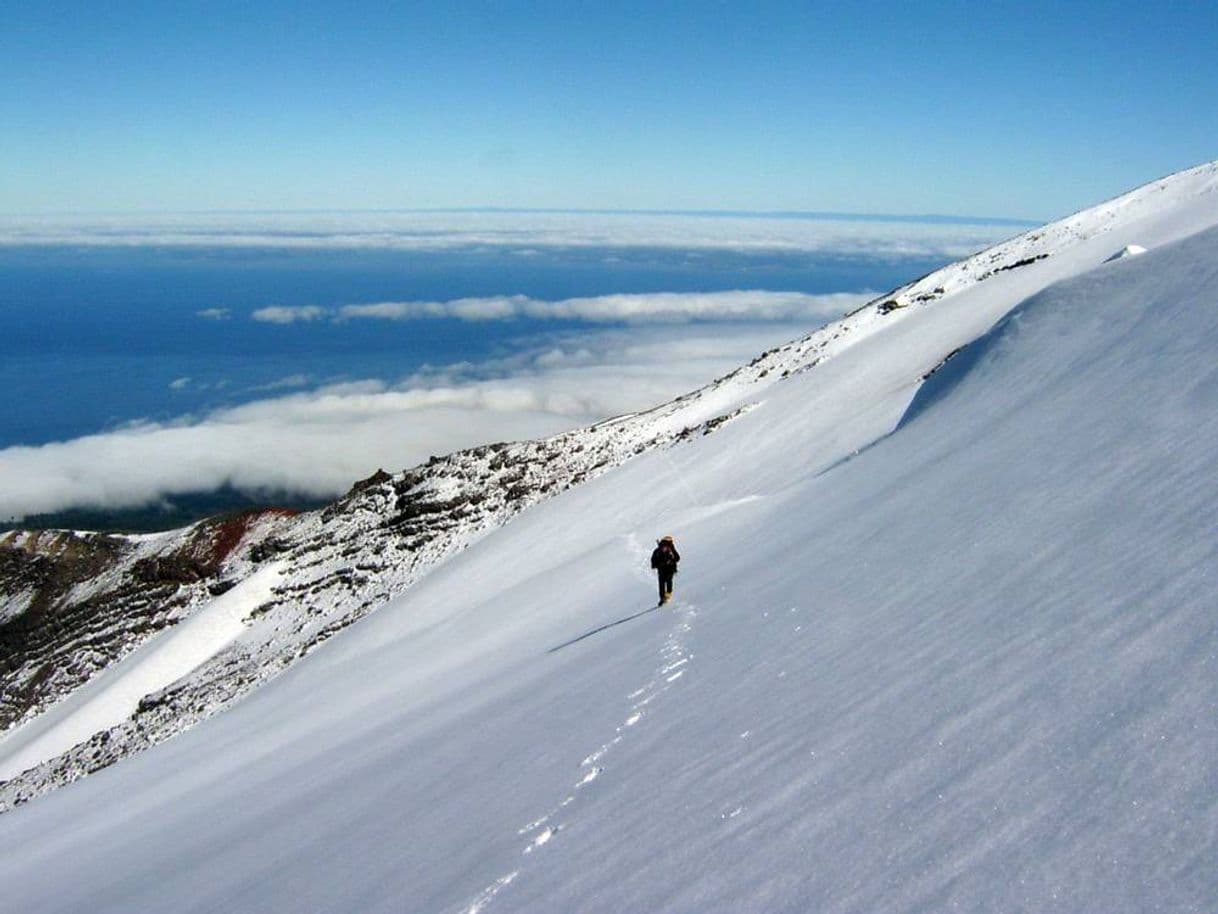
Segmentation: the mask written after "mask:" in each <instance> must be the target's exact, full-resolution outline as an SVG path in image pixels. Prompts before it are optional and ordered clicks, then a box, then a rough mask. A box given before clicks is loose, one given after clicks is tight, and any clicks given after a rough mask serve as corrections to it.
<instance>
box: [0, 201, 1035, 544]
mask: <svg viewBox="0 0 1218 914" xmlns="http://www.w3.org/2000/svg"><path fill="white" fill-rule="evenodd" d="M154 223H155V221H154ZM230 223H231V220H228V219H219V218H218V217H212V216H206V215H205V216H199V217H174V218H172V219H165V220H162V221H161V222H160V223H155V224H151V225H146V226H142V227H137V228H136V229H133V228H132V223H131V222H130V220H126V221H123V220H119V221H118V222H111V221H105V220H103V221H97V222H94V223H93V224H90V225H85V226H84V227H83V228H82V227H80V226H77V225H75V224H73V223H71V220H68V221H67V222H63V221H55V220H43V221H41V222H39V221H37V220H35V221H34V222H32V223H28V224H26V223H20V222H16V223H14V222H12V221H11V220H10V221H8V222H5V221H4V220H0V384H2V385H3V389H4V391H5V393H6V397H5V400H6V408H5V409H4V410H3V411H0V522H5V521H7V522H9V523H18V522H20V521H21V520H22V519H23V518H26V517H31V516H44V515H54V516H55V517H56V518H58V519H62V512H65V511H67V512H71V511H77V510H81V509H88V510H89V511H91V512H93V513H90V514H88V515H87V517H88V518H89V519H90V520H89V522H90V524H92V525H95V526H98V527H106V526H107V525H108V524H107V517H108V516H109V515H108V514H107V512H123V511H130V510H131V509H136V510H137V511H145V510H146V509H149V507H150V506H151V509H152V510H154V511H163V512H164V514H165V516H164V518H162V520H163V521H164V523H166V524H169V523H171V522H176V521H179V520H182V519H184V518H187V519H188V516H189V517H193V516H198V515H200V514H203V513H207V511H208V510H210V509H211V508H213V507H215V506H225V507H233V506H239V505H240V504H242V503H244V500H246V499H248V498H255V499H256V498H259V497H263V496H265V495H266V493H273V494H274V498H275V500H276V501H280V502H285V501H286V502H289V503H296V504H309V503H315V502H316V501H317V500H319V499H325V498H328V497H333V495H335V494H338V493H339V492H341V491H342V490H343V489H345V488H346V487H347V486H349V485H350V484H351V482H353V481H354V480H356V479H358V478H361V477H362V476H365V475H368V474H369V473H370V472H372V471H373V470H375V469H376V468H377V467H380V466H384V467H388V468H390V469H400V468H403V467H406V466H410V465H412V463H414V462H417V461H420V460H425V459H426V458H427V456H428V455H429V454H435V453H445V452H447V451H450V450H455V449H457V448H460V447H466V446H470V445H472V444H477V443H482V442H485V441H493V440H512V439H519V438H531V437H537V436H539V435H546V434H552V433H554V432H557V431H560V430H562V429H563V428H570V427H573V426H576V425H579V424H584V423H588V422H593V421H596V420H598V419H601V418H605V417H606V416H609V415H613V414H616V413H619V412H627V411H631V410H635V409H642V408H646V407H648V406H651V405H655V404H657V403H659V402H663V401H664V400H665V399H668V398H670V397H672V396H676V395H678V394H680V393H682V392H684V391H685V390H689V389H691V388H693V387H696V386H699V385H701V384H703V383H706V382H708V381H710V380H712V379H713V378H714V377H715V376H716V374H717V373H720V372H724V371H728V370H730V369H731V368H733V367H735V366H736V365H738V364H741V363H743V362H746V361H748V360H749V359H750V358H752V357H753V356H754V355H756V354H758V353H759V352H761V351H763V350H764V349H766V348H769V347H772V346H775V345H779V344H781V343H783V342H785V341H787V340H789V339H791V338H793V337H795V336H798V335H801V334H803V333H807V332H810V331H812V330H814V329H816V327H818V326H820V325H822V324H823V323H825V322H826V321H828V320H831V319H833V318H834V317H836V316H838V315H840V314H841V313H843V311H845V310H846V309H847V308H850V307H854V306H856V305H857V304H860V303H861V302H862V301H864V300H866V299H867V298H868V297H870V296H872V295H876V294H880V293H882V292H885V291H887V290H889V289H891V288H893V287H895V286H898V285H900V284H903V283H905V282H908V281H910V280H911V279H913V278H916V277H917V276H920V275H922V274H925V273H927V272H929V271H931V270H933V269H935V268H937V267H939V266H941V265H943V264H945V263H948V262H951V261H953V260H956V259H958V258H959V257H960V256H963V255H964V254H966V253H969V252H970V251H972V250H977V249H979V248H981V247H984V246H985V245H987V244H989V243H992V242H994V241H996V240H999V239H1000V238H1003V237H1007V236H1009V235H1011V234H1013V233H1014V228H1013V227H1012V226H1011V225H1009V224H1006V223H976V224H973V223H961V222H959V221H949V222H946V223H945V222H930V223H918V222H916V221H910V220H904V221H898V222H894V221H877V222H869V221H866V220H840V219H839V220H834V219H823V218H808V219H803V218H782V219H774V218H769V219H759V218H752V217H748V216H740V215H738V214H733V215H731V216H730V217H713V216H707V215H694V216H689V215H684V216H683V215H675V214H650V215H648V214H634V215H631V214H612V215H607V214H550V213H543V214H512V213H487V214H407V215H394V214H383V215H375V216H368V215H359V216H326V217H324V218H323V217H320V216H316V215H311V214H296V215H289V216H283V215H270V216H264V217H258V218H256V219H247V221H246V223H244V224H240V220H238V223H239V224H237V225H235V226H234V225H232V224H230ZM258 493H262V496H259V495H258ZM186 504H189V505H190V506H191V507H189V509H188V510H187V509H183V508H182V506H183V505H186ZM183 510H186V514H183V513H182V511H183ZM98 512H100V513H98ZM82 516H86V515H82ZM63 522H64V523H68V522H73V519H72V517H71V516H69V517H68V520H64V521H63ZM140 524H141V525H143V524H144V521H143V520H141V521H140ZM153 525H154V526H155V524H153Z"/></svg>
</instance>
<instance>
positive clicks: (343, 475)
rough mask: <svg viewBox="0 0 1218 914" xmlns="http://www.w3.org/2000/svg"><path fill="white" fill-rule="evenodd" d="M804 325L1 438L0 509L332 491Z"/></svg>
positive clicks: (659, 335) (613, 336)
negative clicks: (205, 493)
mask: <svg viewBox="0 0 1218 914" xmlns="http://www.w3.org/2000/svg"><path fill="white" fill-rule="evenodd" d="M806 329H807V327H806V323H804V322H800V323H799V324H791V325H786V324H780V325H769V326H766V327H763V328H758V327H755V326H749V325H738V326H733V327H730V328H727V329H725V328H724V327H723V326H713V325H710V326H706V327H703V328H699V329H695V330H691V329H689V328H684V329H681V330H680V331H677V330H676V329H674V328H668V327H662V326H661V327H650V328H647V329H646V331H645V332H640V331H639V330H637V329H636V330H633V331H627V330H602V331H597V332H589V333H585V334H580V335H569V336H568V337H566V338H565V339H564V340H563V341H562V342H561V343H560V344H558V345H554V346H551V347H548V348H546V349H544V350H539V351H535V352H532V353H529V354H527V355H524V356H519V357H516V358H513V359H510V360H507V361H504V362H500V363H497V364H494V365H480V366H475V367H476V369H477V371H478V372H479V373H482V374H485V373H488V372H489V373H491V374H492V375H493V376H492V377H489V378H488V377H481V378H471V376H470V375H471V372H470V371H469V367H468V366H455V367H453V368H452V369H448V370H439V371H430V372H427V373H426V374H422V375H418V376H415V377H411V378H408V379H406V380H404V381H402V382H400V383H396V384H392V385H391V384H387V383H386V382H384V381H382V380H375V379H373V380H367V381H361V382H356V383H348V384H342V385H332V386H328V387H323V388H320V389H316V390H309V391H301V392H297V393H293V394H290V395H286V396H276V397H270V398H267V399H263V400H259V401H256V402H253V403H248V404H245V405H243V406H238V407H234V408H230V409H224V410H220V411H217V412H214V413H212V414H210V415H207V416H205V417H202V418H199V419H186V418H184V419H181V420H179V421H176V422H168V423H140V424H135V425H131V426H127V427H123V428H120V429H117V430H114V431H110V432H106V433H104V434H98V435H90V436H87V437H83V438H78V439H75V440H72V441H67V442H62V443H55V444H47V445H43V446H39V447H11V448H7V449H4V450H0V517H10V516H16V517H20V516H23V515H26V514H31V513H40V512H48V511H57V510H62V509H65V508H69V507H83V506H99V507H123V506H132V505H138V504H147V503H153V502H155V501H157V500H159V499H161V498H163V497H165V496H170V495H173V494H175V493H182V492H193V491H200V490H207V489H211V488H215V487H219V486H221V485H225V484H228V485H232V486H235V487H237V488H242V489H260V488H261V489H287V490H292V491H299V492H302V493H308V494H312V495H319V496H326V495H333V494H337V493H340V492H342V491H344V490H345V489H346V488H347V487H349V486H350V484H351V483H352V482H353V481H354V480H356V479H359V478H362V477H365V476H367V475H368V474H370V473H371V472H372V471H374V470H375V469H376V468H377V467H385V468H387V469H391V470H395V469H401V468H405V467H407V466H411V465H413V464H415V463H418V462H421V461H423V460H426V459H427V457H428V456H429V455H431V454H441V453H447V452H449V451H452V450H455V449H458V448H462V447H468V446H472V445H475V444H479V443H484V442H487V441H495V440H513V439H524V438H533V437H538V436H542V435H548V434H553V433H556V432H559V431H562V430H564V429H567V428H572V427H576V426H578V425H581V424H585V423H590V422H593V421H596V420H598V419H602V418H604V417H606V416H611V415H616V414H620V413H624V412H631V411H634V410H638V409H643V408H647V407H650V406H653V405H656V404H658V403H660V402H663V401H665V400H666V399H669V398H671V397H672V396H675V395H677V394H679V393H682V392H684V391H686V390H688V389H691V388H693V387H696V386H699V385H700V384H703V383H705V382H706V381H708V380H709V379H710V378H712V377H714V376H716V375H718V374H721V373H723V372H725V371H727V370H730V369H731V368H733V367H735V366H736V365H738V364H740V363H742V362H744V361H747V360H748V359H749V358H750V357H751V356H753V355H755V354H756V353H757V352H760V351H762V350H764V349H766V348H769V347H770V346H773V345H776V344H777V343H779V342H782V341H784V340H787V339H789V338H791V337H793V336H795V335H797V334H799V333H801V332H803V331H805V330H806ZM299 380H300V379H299V378H293V379H291V381H292V382H293V383H295V382H297V381H299Z"/></svg>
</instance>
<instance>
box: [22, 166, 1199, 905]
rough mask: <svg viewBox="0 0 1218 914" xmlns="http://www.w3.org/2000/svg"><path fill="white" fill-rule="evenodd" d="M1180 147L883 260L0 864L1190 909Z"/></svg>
mask: <svg viewBox="0 0 1218 914" xmlns="http://www.w3.org/2000/svg"><path fill="white" fill-rule="evenodd" d="M1216 186H1218V168H1215V167H1214V166H1207V167H1205V168H1202V169H1197V170H1194V171H1193V172H1188V173H1184V174H1182V175H1180V176H1177V177H1176V178H1174V179H1170V180H1168V181H1164V182H1160V183H1159V184H1156V185H1151V186H1149V187H1147V188H1144V189H1142V190H1141V191H1139V192H1137V193H1135V194H1132V195H1129V196H1128V197H1126V198H1121V199H1120V200H1118V201H1113V202H1112V203H1110V204H1105V205H1104V206H1102V207H1098V208H1096V209H1095V210H1091V211H1088V213H1085V214H1080V216H1078V217H1074V218H1073V219H1072V220H1065V221H1064V222H1063V223H1058V224H1056V225H1055V226H1049V227H1046V229H1045V230H1043V232H1042V233H1041V234H1040V235H1037V233H1032V235H1031V236H1025V237H1024V238H1023V239H1019V240H1017V242H1013V243H1012V244H1014V245H1015V248H1014V249H1011V250H1007V251H1005V252H1003V251H999V252H998V254H999V255H1000V256H1001V257H1002V258H1005V259H1000V260H996V261H995V264H998V266H995V267H992V268H987V267H986V265H985V260H984V258H982V259H978V258H973V259H972V260H970V261H968V262H966V263H965V264H962V265H957V266H956V267H954V268H947V270H946V271H940V272H939V273H937V274H933V275H932V276H930V277H927V278H926V279H925V280H922V281H920V282H919V283H916V284H913V285H911V286H910V287H907V288H906V289H904V290H900V291H899V292H898V293H897V294H896V295H895V296H893V297H892V299H891V300H890V301H889V302H885V303H881V304H879V305H878V306H877V307H876V309H875V314H876V315H877V316H876V318H875V320H872V319H871V317H868V316H867V315H866V314H864V315H863V317H866V320H865V321H863V322H862V323H859V322H856V323H855V324H854V325H853V326H856V327H857V328H859V329H857V330H856V331H855V333H856V334H858V337H857V338H856V339H854V341H853V344H852V345H850V346H848V347H846V348H844V349H842V350H840V351H838V352H836V353H835V354H834V355H833V357H832V358H829V359H826V360H824V361H820V362H819V363H818V364H816V365H815V366H814V368H813V369H812V370H805V371H802V372H799V373H794V374H792V375H791V376H790V377H789V378H788V379H787V380H786V381H784V382H783V383H780V384H774V385H772V386H768V387H762V388H747V389H745V390H744V391H743V392H742V393H741V396H742V397H743V398H744V401H745V402H747V403H751V404H752V405H753V407H754V408H752V409H751V410H749V411H748V412H746V413H744V414H742V415H741V416H740V417H739V418H737V419H736V420H735V421H733V422H731V423H730V424H727V425H725V426H724V427H723V428H722V429H721V430H719V431H718V432H717V433H716V434H715V435H712V436H707V437H702V438H698V439H697V440H695V441H694V442H692V443H691V444H690V445H689V446H683V447H680V448H662V449H658V450H654V451H652V452H649V453H646V454H643V455H642V456H640V457H638V458H637V459H635V460H632V461H630V462H629V463H627V464H625V465H624V466H622V467H620V468H619V469H617V470H614V471H613V472H610V473H607V474H605V475H603V476H601V477H599V478H597V479H594V480H592V481H590V482H588V483H586V484H584V485H582V486H579V487H577V488H575V489H572V490H570V491H567V492H565V493H564V494H562V495H560V496H558V497H556V498H553V499H551V500H549V501H546V502H543V503H541V504H538V505H536V506H534V507H533V508H531V509H530V510H528V511H527V512H525V513H523V514H521V515H519V516H518V517H517V518H516V519H515V520H513V521H512V523H511V524H510V525H508V526H507V527H505V528H503V529H502V530H501V531H499V532H496V533H494V534H491V535H489V536H487V537H486V538H484V539H482V540H481V541H479V542H476V543H474V544H473V545H471V546H470V547H469V548H468V549H467V550H465V551H464V552H463V553H461V554H460V555H459V556H456V557H455V558H453V559H452V560H450V561H448V562H446V563H445V564H443V565H441V566H439V567H438V568H436V570H434V571H433V572H431V573H430V574H428V575H426V576H425V577H424V578H422V579H421V580H420V581H419V582H418V583H417V584H415V585H414V586H413V587H412V588H411V589H410V590H409V591H408V592H407V593H406V594H404V595H403V596H401V597H399V598H397V599H395V600H393V601H391V602H390V603H388V604H387V605H386V606H384V607H383V608H382V609H381V610H380V611H378V612H376V613H375V614H373V615H371V616H369V617H368V618H366V619H365V620H364V621H362V622H361V623H360V624H359V625H357V626H354V627H352V628H349V629H347V630H346V631H344V632H343V634H342V635H341V636H339V637H335V638H334V639H332V640H331V641H330V642H329V643H328V644H327V646H326V648H325V649H324V650H320V651H317V652H315V653H313V654H312V655H310V657H309V658H308V659H307V660H306V661H304V662H302V663H300V664H298V665H296V666H294V667H292V668H291V669H289V670H288V671H287V672H286V673H284V674H283V675H281V676H280V677H278V678H277V679H275V680H273V681H272V682H270V683H269V684H268V685H266V686H264V687H263V688H261V689H260V690H258V691H257V692H255V693H253V694H252V695H251V696H250V697H249V698H248V699H246V700H245V701H243V702H241V703H240V704H238V705H236V706H235V707H233V708H232V709H231V710H229V711H228V712H226V713H225V714H223V715H220V716H218V717H215V718H212V719H210V720H208V721H205V722H203V723H202V724H200V725H199V726H197V727H196V728H195V729H193V730H191V731H190V732H188V733H186V734H184V735H182V736H181V737H180V738H178V739H175V740H172V741H170V742H168V743H165V744H163V745H161V746H159V747H156V748H155V749H153V750H151V751H149V752H147V753H145V754H142V755H140V756H137V757H135V758H132V759H129V760H127V761H125V762H123V763H121V764H119V765H117V766H114V767H113V768H110V769H107V770H105V771H103V772H100V773H98V774H96V775H93V776H91V777H90V778H88V779H86V780H85V781H82V782H80V783H78V784H76V785H73V786H71V787H69V788H66V789H64V790H61V791H58V792H56V793H54V794H51V795H50V796H47V797H44V798H42V799H40V800H38V801H37V802H35V803H33V804H30V805H29V806H26V807H23V808H21V809H17V810H15V811H13V812H11V813H9V814H6V815H5V816H3V817H0V850H2V853H0V881H2V882H3V884H4V886H5V897H6V903H7V904H9V905H11V906H13V909H14V910H22V911H30V912H38V911H72V910H81V909H85V908H87V909H89V910H93V911H155V910H177V911H215V910H241V911H278V910H311V911H350V910H361V911H384V912H391V911H392V912H400V911H419V912H449V911H451V912H457V911H468V912H482V911H491V912H496V914H498V912H510V911H521V912H526V911H527V912H537V911H555V912H559V911H578V910H583V911H674V912H688V911H699V912H703V911H758V912H761V911H766V912H770V911H818V912H875V911H885V912H913V911H927V910H933V911H938V910H965V911H975V912H993V911H1004V912H1006V911H1038V912H1039V911H1048V910H1061V911H1071V912H1090V911H1094V912H1121V911H1129V912H1142V911H1150V910H1162V911H1206V910H1212V909H1213V908H1214V905H1215V903H1216V901H1218V875H1216V874H1215V872H1216V871H1215V869H1214V867H1213V865H1212V864H1213V860H1214V859H1215V857H1216V856H1218V763H1216V762H1215V759H1218V680H1216V678H1215V675H1214V674H1215V668H1216V665H1218V619H1216V618H1215V616H1214V613H1213V608H1212V607H1213V605H1214V601H1215V597H1218V593H1216V592H1215V584H1214V580H1215V579H1214V577H1213V575H1212V574H1211V569H1212V568H1213V567H1215V562H1216V560H1218V555H1216V552H1218V544H1216V543H1215V539H1214V536H1213V520H1212V519H1213V518H1214V517H1215V516H1218V482H1216V480H1218V446H1216V445H1218V369H1215V367H1214V365H1213V352H1214V351H1215V347H1216V346H1218V229H1214V228H1213V226H1214V225H1215V224H1218V195H1216V194H1215V193H1213V191H1214V189H1215V187H1216ZM1033 236H1036V237H1033ZM1131 244H1138V245H1141V246H1143V247H1145V248H1147V253H1145V254H1143V255H1141V256H1139V257H1134V258H1122V259H1119V260H1117V261H1115V262H1111V263H1104V261H1105V260H1106V259H1108V258H1109V257H1110V256H1111V255H1112V254H1114V253H1116V252H1118V251H1120V250H1121V249H1122V248H1124V247H1125V246H1126V245H1131ZM1037 245H1043V246H1044V247H1043V250H1042V249H1041V248H1038V247H1037ZM1039 253H1047V254H1049V255H1050V256H1047V257H1040V256H1039ZM1011 264H1015V265H1017V266H1018V268H1017V269H1015V268H1010V265H1011ZM982 280H984V281H982ZM923 296H924V297H923ZM882 314H886V315H887V317H888V319H885V320H881V319H880V318H879V315H882ZM995 322H997V325H996V326H995ZM991 328H992V329H991ZM987 331H988V333H987ZM983 334H985V336H984V339H983V340H982V341H981V342H980V343H979V344H977V346H976V347H975V348H973V349H972V350H971V351H969V350H966V351H965V353H964V354H962V355H960V356H957V358H955V359H953V360H951V361H948V362H946V363H945V364H943V367H941V368H940V369H939V370H938V371H937V372H935V373H933V374H930V380H929V382H928V383H927V384H925V385H922V384H921V381H920V379H921V378H922V377H923V376H924V375H927V374H929V373H930V372H932V371H933V370H934V369H935V368H936V366H939V365H940V364H941V363H942V360H943V359H944V357H945V356H946V355H948V354H949V353H950V352H952V351H954V350H955V349H957V348H958V347H960V346H962V345H964V344H967V343H969V342H970V341H972V340H974V339H977V338H978V337H980V336H982V335H983ZM728 405H730V404H728ZM668 532H671V533H673V534H675V535H676V537H677V539H678V542H679V545H680V547H681V551H682V554H683V556H684V559H685V560H684V562H683V563H682V573H681V575H680V576H679V577H678V580H677V602H676V603H675V606H674V607H673V608H666V609H663V610H659V611H655V612H642V611H643V610H645V609H646V608H647V605H648V603H649V601H650V600H651V599H652V587H653V583H652V581H651V578H650V574H649V572H648V570H647V567H646V559H647V554H648V552H649V547H650V544H651V541H652V540H653V539H654V537H655V536H657V535H659V534H661V533H668ZM632 617H633V618H632ZM612 623H620V624H612ZM598 628H599V629H601V630H600V631H597V632H596V633H595V634H590V636H589V637H582V636H583V635H585V634H589V633H592V632H593V631H594V630H596V629H598Z"/></svg>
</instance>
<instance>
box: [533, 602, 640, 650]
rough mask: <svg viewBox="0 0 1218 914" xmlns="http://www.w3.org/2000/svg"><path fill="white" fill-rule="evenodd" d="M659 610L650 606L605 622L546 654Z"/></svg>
mask: <svg viewBox="0 0 1218 914" xmlns="http://www.w3.org/2000/svg"><path fill="white" fill-rule="evenodd" d="M659 608H660V607H659V606H650V607H648V608H647V609H644V610H642V611H641V612H637V613H635V614H634V615H633V616H626V617H625V618H624V619H618V620H617V621H616V622H606V623H605V624H604V625H602V626H600V627H599V628H594V629H592V631H588V632H584V633H583V634H582V635H580V636H579V637H577V638H572V639H571V640H570V641H564V642H563V643H562V644H559V645H557V646H555V647H552V648H550V649H549V650H548V651H546V653H547V654H553V653H554V652H555V651H561V650H562V649H563V648H564V647H570V646H571V645H572V644H578V643H579V642H581V641H583V640H584V639H585V638H591V637H592V636H593V635H599V634H600V633H601V632H603V631H604V630H605V629H607V628H613V626H615V625H621V624H622V623H623V622H629V621H630V620H631V619H637V618H638V617H639V616H645V615H647V614H648V613H653V612H655V611H656V610H657V609H659Z"/></svg>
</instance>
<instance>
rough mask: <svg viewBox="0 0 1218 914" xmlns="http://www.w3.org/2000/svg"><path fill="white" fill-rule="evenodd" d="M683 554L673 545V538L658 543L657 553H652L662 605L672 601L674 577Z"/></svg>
mask: <svg viewBox="0 0 1218 914" xmlns="http://www.w3.org/2000/svg"><path fill="white" fill-rule="evenodd" d="M679 561H681V554H680V553H679V552H677V547H676V546H675V545H674V544H673V541H672V537H671V536H666V537H664V538H663V539H660V540H657V541H656V548H655V551H654V552H652V553H651V567H652V568H654V569H655V570H656V577H658V578H659V581H660V604H661V605H663V604H664V603H667V602H668V601H669V600H671V599H672V576H673V575H674V574H676V573H677V562H679Z"/></svg>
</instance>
